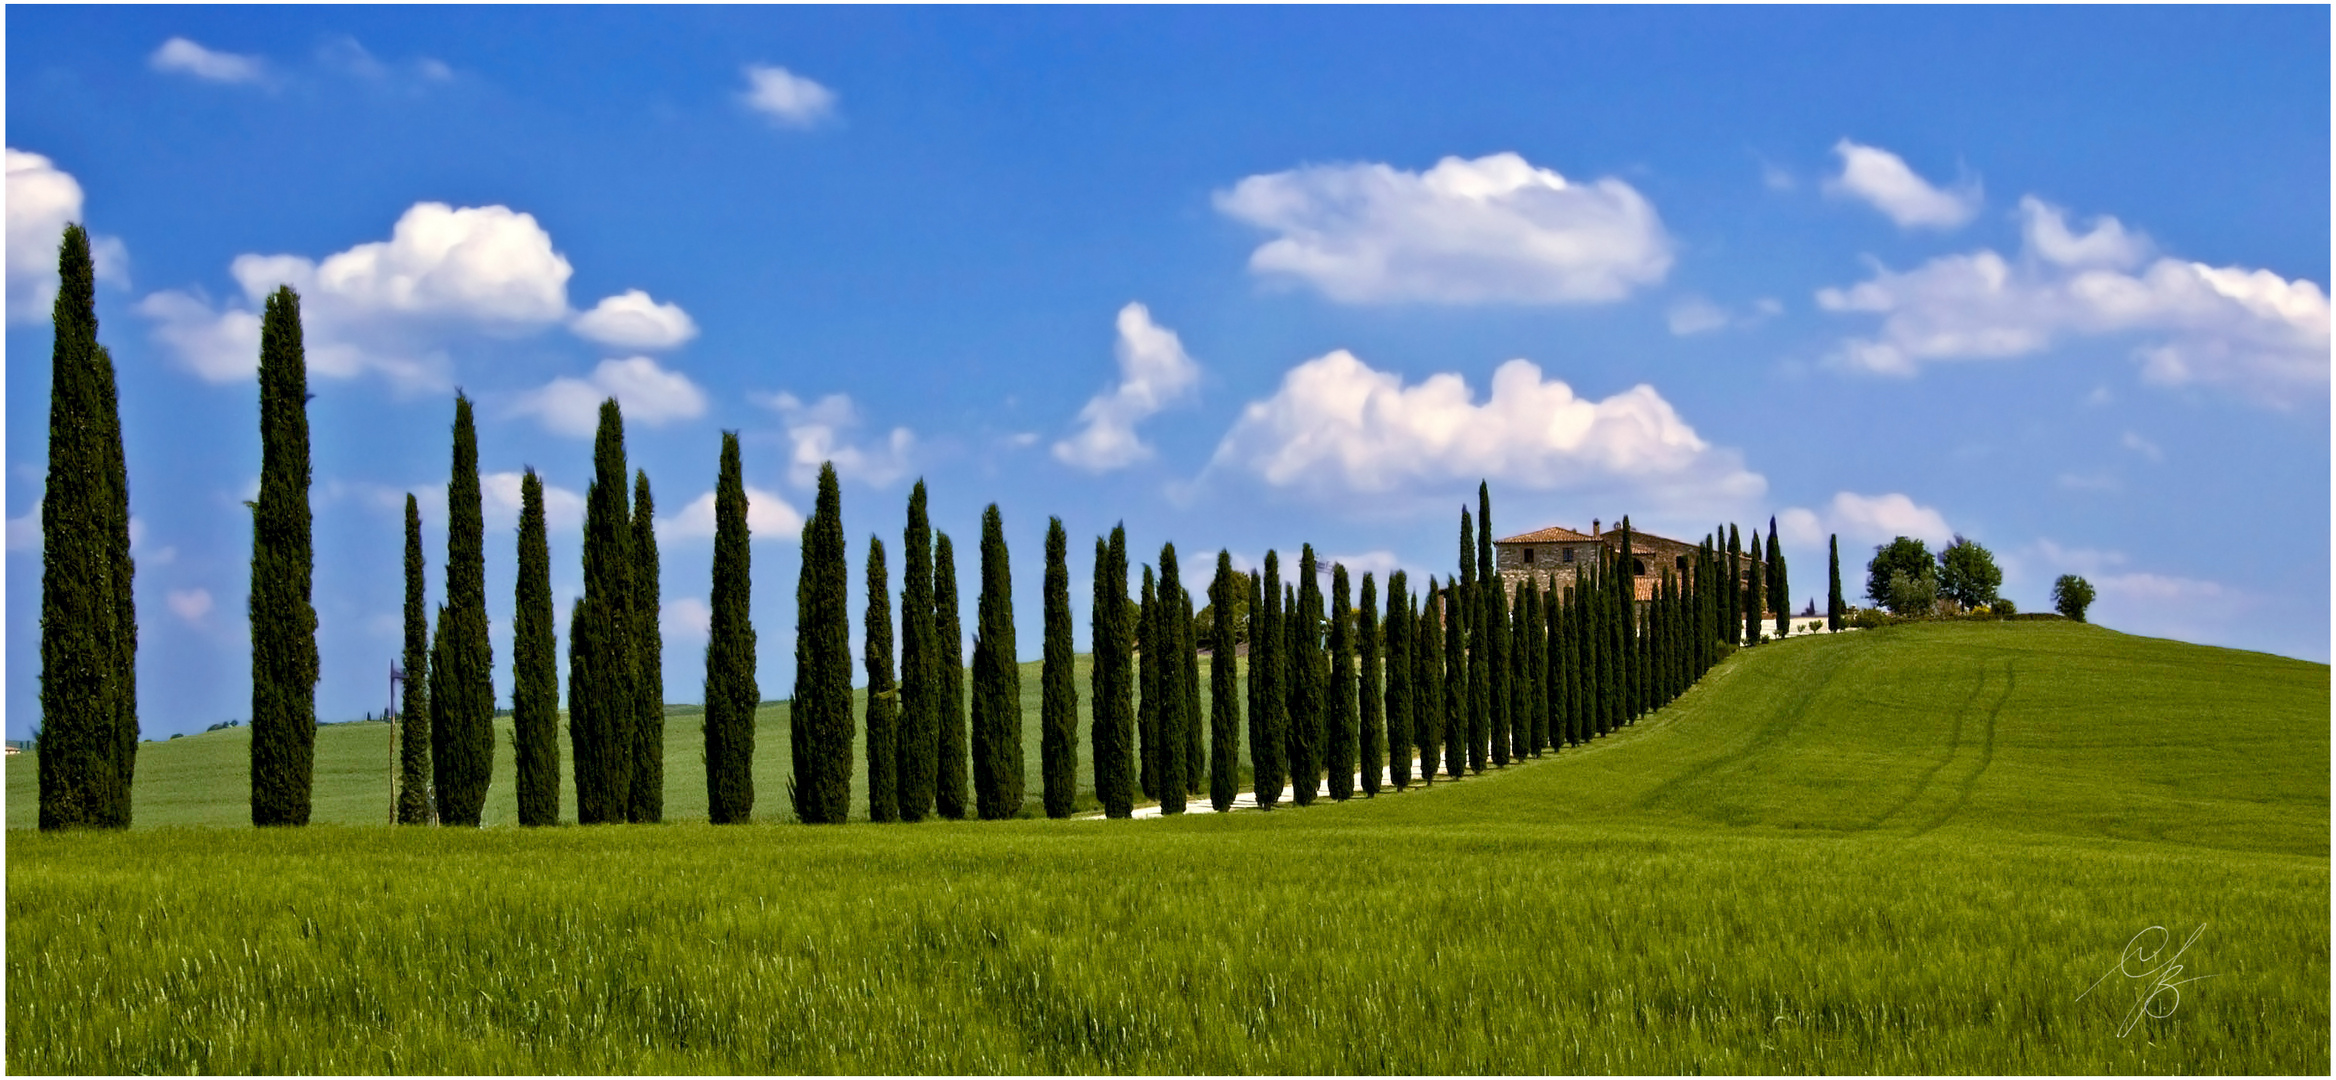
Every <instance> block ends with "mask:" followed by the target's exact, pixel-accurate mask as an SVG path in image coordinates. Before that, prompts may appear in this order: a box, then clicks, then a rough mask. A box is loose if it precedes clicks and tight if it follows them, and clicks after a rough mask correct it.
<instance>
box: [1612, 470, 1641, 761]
mask: <svg viewBox="0 0 2336 1080" xmlns="http://www.w3.org/2000/svg"><path fill="white" fill-rule="evenodd" d="M1638 562H1639V559H1638V555H1637V554H1635V553H1633V552H1632V551H1631V542H1630V515H1628V514H1624V515H1622V558H1621V559H1619V560H1617V562H1616V564H1615V569H1616V571H1617V575H1616V580H1615V584H1616V585H1617V586H1618V590H1617V592H1616V594H1615V597H1614V599H1615V602H1616V604H1615V617H1616V619H1617V620H1619V622H1620V624H1621V625H1620V628H1619V630H1618V631H1617V633H1618V634H1619V635H1620V637H1619V640H1618V641H1617V643H1616V645H1617V647H1616V650H1615V658H1616V659H1617V660H1619V661H1621V666H1620V667H1619V668H1618V670H1617V674H1618V675H1619V677H1620V680H1621V688H1622V689H1621V693H1622V712H1621V714H1620V715H1619V716H1617V717H1615V723H1616V725H1617V726H1619V725H1621V724H1623V723H1626V722H1628V721H1630V720H1634V719H1636V718H1637V717H1638V714H1639V712H1640V710H1641V709H1643V708H1644V707H1645V705H1646V698H1645V695H1644V685H1643V680H1642V679H1641V676H1642V675H1643V674H1644V665H1643V664H1642V663H1640V662H1639V651H1638V650H1639V626H1638V578H1639V573H1638V571H1639V567H1638Z"/></svg>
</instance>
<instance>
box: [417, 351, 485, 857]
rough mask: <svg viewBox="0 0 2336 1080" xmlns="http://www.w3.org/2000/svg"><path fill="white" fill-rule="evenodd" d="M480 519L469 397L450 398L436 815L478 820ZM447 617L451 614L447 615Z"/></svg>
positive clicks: (436, 665) (481, 775) (434, 729)
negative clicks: (451, 455)
mask: <svg viewBox="0 0 2336 1080" xmlns="http://www.w3.org/2000/svg"><path fill="white" fill-rule="evenodd" d="M486 549H487V538H486V519H485V517H484V515H483V514H482V512H481V510H480V505H479V449H478V431H477V429H476V427H474V426H473V424H472V422H471V408H470V399H469V398H466V397H463V396H462V395H461V394H456V395H455V398H454V471H453V474H452V475H451V476H450V477H449V478H448V480H447V484H446V606H445V607H444V608H443V609H441V610H442V612H443V614H441V615H440V616H439V627H440V629H442V630H444V631H445V633H446V651H445V654H444V655H443V656H440V657H438V658H437V659H435V660H434V661H433V662H432V663H431V665H430V674H431V676H432V679H433V680H434V681H433V682H432V684H431V691H430V704H431V707H432V708H433V709H435V710H436V716H435V717H434V718H433V719H432V721H431V724H430V736H431V740H432V742H433V745H432V746H431V748H430V758H431V764H432V765H434V766H435V767H436V769H437V774H438V782H437V795H438V821H439V823H441V824H445V825H470V826H476V825H478V824H479V820H480V815H481V813H482V812H483V811H484V810H485V808H486V803H487V783H488V781H489V780H490V779H491V778H492V777H493V775H494V767H495V684H494V681H493V679H494V670H495V654H494V651H493V646H492V645H490V644H489V643H488V641H487V550H486ZM449 620H451V621H449Z"/></svg>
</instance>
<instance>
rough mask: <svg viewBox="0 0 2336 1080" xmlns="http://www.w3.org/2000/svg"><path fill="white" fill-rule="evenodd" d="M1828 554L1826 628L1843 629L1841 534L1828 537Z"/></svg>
mask: <svg viewBox="0 0 2336 1080" xmlns="http://www.w3.org/2000/svg"><path fill="white" fill-rule="evenodd" d="M1826 547H1827V549H1828V554H1827V556H1826V570H1825V577H1826V583H1825V629H1827V630H1839V629H1841V615H1842V610H1843V607H1844V605H1843V604H1842V602H1841V536H1840V534H1838V533H1836V534H1834V535H1832V536H1830V537H1828V538H1827V539H1826Z"/></svg>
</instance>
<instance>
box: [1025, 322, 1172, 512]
mask: <svg viewBox="0 0 2336 1080" xmlns="http://www.w3.org/2000/svg"><path fill="white" fill-rule="evenodd" d="M1113 351H1114V352H1115V353H1117V354H1118V357H1119V384H1118V385H1117V386H1114V387H1112V388H1111V389H1109V390H1106V391H1104V392H1103V393H1100V394H1097V395H1095V397H1094V398H1093V399H1091V400H1089V401H1088V402H1087V406H1086V408H1083V409H1081V410H1079V423H1080V424H1081V425H1082V426H1081V427H1080V428H1079V430H1078V432H1077V433H1075V434H1073V435H1072V436H1071V437H1069V438H1067V439H1064V440H1062V441H1061V442H1058V443H1056V444H1054V456H1055V459H1056V460H1058V461H1061V462H1062V463H1064V464H1066V465H1071V466H1075V467H1077V468H1081V469H1086V470H1087V471H1089V472H1109V471H1111V470H1113V469H1118V468H1123V467H1125V466H1128V465H1133V464H1135V463H1136V462H1139V461H1143V460H1145V459H1147V458H1149V457H1151V456H1152V448H1151V447H1150V446H1147V445H1145V444H1144V441H1143V440H1142V439H1141V438H1138V437H1137V435H1136V425H1137V424H1138V423H1141V422H1142V421H1143V420H1144V419H1145V418H1146V417H1149V416H1151V415H1152V414H1154V413H1157V412H1159V411H1160V410H1162V409H1165V408H1167V407H1168V406H1170V405H1174V404H1177V403H1179V402H1182V401H1185V400H1188V399H1189V398H1190V397H1191V396H1192V391H1193V388H1194V387H1196V386H1198V385H1199V384H1200V365H1199V364H1196V363H1194V362H1193V359H1192V357H1191V356H1189V355H1186V353H1185V351H1184V345H1183V343H1182V342H1180V341H1178V340H1177V339H1176V332H1175V331H1173V330H1169V329H1167V328H1166V327H1163V326H1160V325H1159V324H1157V323H1154V322H1153V321H1152V313H1151V312H1150V311H1148V310H1146V309H1145V308H1144V305H1142V304H1129V305H1128V306H1126V307H1123V308H1121V309H1119V341H1118V343H1117V344H1116V345H1115V346H1114V347H1113Z"/></svg>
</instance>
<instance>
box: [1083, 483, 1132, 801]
mask: <svg viewBox="0 0 2336 1080" xmlns="http://www.w3.org/2000/svg"><path fill="white" fill-rule="evenodd" d="M1128 606H1129V605H1128V600H1127V529H1126V527H1125V526H1122V525H1114V526H1112V527H1111V539H1110V540H1109V541H1105V540H1103V539H1102V538H1100V537H1098V538H1096V541H1095V610H1094V612H1093V614H1092V616H1091V619H1092V622H1093V626H1094V635H1095V640H1094V645H1093V649H1094V668H1093V674H1092V676H1091V679H1092V692H1093V694H1094V697H1095V704H1094V707H1093V713H1094V719H1093V726H1094V737H1093V743H1094V752H1095V798H1096V800H1097V801H1099V802H1101V803H1102V804H1103V813H1104V816H1106V817H1115V818H1124V817H1127V816H1128V815H1129V814H1130V813H1131V812H1132V811H1133V809H1134V807H1135V761H1134V754H1135V675H1134V671H1133V670H1132V668H1131V666H1130V662H1131V653H1132V652H1133V645H1132V643H1131V641H1130V638H1129V627H1128V615H1127V612H1128Z"/></svg>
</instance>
